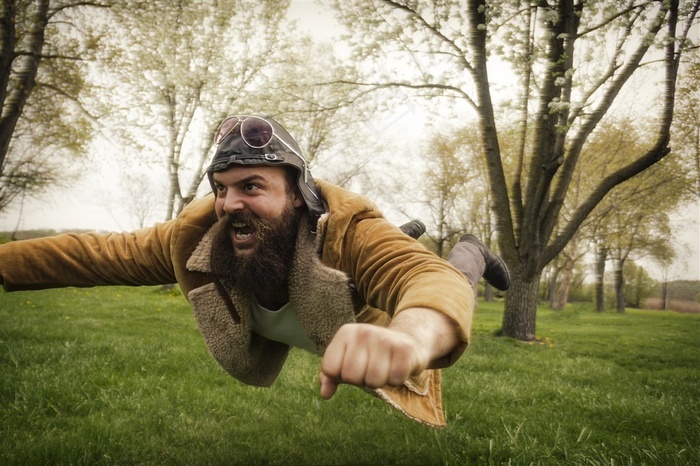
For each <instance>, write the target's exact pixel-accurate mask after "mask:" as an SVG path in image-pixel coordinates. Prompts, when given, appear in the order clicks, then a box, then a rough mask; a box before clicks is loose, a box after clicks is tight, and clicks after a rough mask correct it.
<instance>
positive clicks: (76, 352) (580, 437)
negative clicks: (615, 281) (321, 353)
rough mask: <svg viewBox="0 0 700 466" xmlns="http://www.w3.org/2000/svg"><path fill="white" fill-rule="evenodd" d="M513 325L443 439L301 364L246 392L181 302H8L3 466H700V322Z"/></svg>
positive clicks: (94, 297) (462, 385)
mask: <svg viewBox="0 0 700 466" xmlns="http://www.w3.org/2000/svg"><path fill="white" fill-rule="evenodd" d="M501 314H502V304H500V303H495V304H491V303H482V304H480V305H479V308H478V310H477V314H476V317H475V330H474V335H473V337H474V338H473V344H472V345H471V347H470V348H469V349H468V351H467V352H466V353H465V355H464V356H463V357H462V359H461V360H460V361H459V362H458V363H457V364H456V365H455V366H454V367H452V368H450V369H447V370H446V371H445V372H444V378H445V387H444V391H445V393H444V401H445V405H446V409H447V417H448V426H447V427H446V428H444V429H432V428H429V427H425V426H422V425H419V424H417V423H414V422H413V421H410V420H408V419H405V418H403V417H402V416H400V415H398V414H396V413H395V412H393V411H391V410H390V409H389V408H387V407H386V406H385V405H384V404H383V403H382V402H381V401H379V400H377V399H375V398H372V397H370V396H368V395H366V394H364V393H363V392H362V391H361V390H359V389H357V388H355V387H349V386H343V387H341V388H340V390H339V392H338V393H337V395H336V396H335V397H334V398H333V399H331V400H329V401H323V400H322V399H321V398H320V396H319V394H318V392H319V387H318V383H317V372H318V363H319V360H318V358H317V357H315V356H312V355H310V354H308V353H305V352H302V351H296V350H295V351H293V352H292V354H291V357H290V359H289V362H288V364H287V365H286V366H285V369H284V370H283V372H282V375H281V377H280V379H279V380H278V381H277V382H276V383H275V384H274V385H273V387H272V388H269V389H262V388H253V387H247V386H245V385H242V384H240V383H238V382H237V381H235V380H234V379H232V378H230V377H228V376H227V375H225V374H224V372H223V370H221V369H220V368H219V367H218V366H217V365H216V363H215V362H214V360H213V359H211V357H209V355H208V353H207V350H206V347H205V345H204V343H203V341H202V338H201V337H200V335H199V333H198V331H197V328H196V324H195V322H194V319H193V317H192V315H191V312H190V310H189V307H188V305H187V303H186V302H185V300H184V298H182V296H177V295H176V294H175V293H167V292H163V291H160V290H159V289H156V288H101V289H97V288H96V289H63V290H49V291H41V292H21V293H3V292H0V322H2V323H1V324H0V373H1V374H2V375H1V377H2V384H1V387H0V419H1V423H0V464H1V465H34V464H37V465H38V464H56V465H59V464H76V465H88V464H167V465H170V464H175V465H180V464H181V465H220V464H221V465H223V464H416V465H426V464H436V465H437V464H450V465H462V464H523V465H524V464H543V465H549V464H562V465H598V464H600V465H603V464H606V465H619V464H629V465H642V464H647V465H664V466H665V465H673V464H677V465H698V464H700V407H699V405H700V315H688V314H676V313H669V312H659V311H636V310H629V311H628V312H627V314H625V315H618V314H615V313H603V314H598V313H595V312H593V311H592V309H591V307H590V306H588V305H572V306H570V307H569V308H568V309H566V310H565V311H562V312H558V313H555V312H553V311H549V310H546V309H541V310H540V311H539V312H538V334H539V337H540V340H541V341H540V343H538V344H525V343H521V342H517V341H513V340H509V339H505V338H500V337H496V336H494V331H495V330H496V329H497V328H498V326H499V323H500V319H501Z"/></svg>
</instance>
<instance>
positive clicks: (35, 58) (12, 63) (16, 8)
mask: <svg viewBox="0 0 700 466" xmlns="http://www.w3.org/2000/svg"><path fill="white" fill-rule="evenodd" d="M2 5H3V6H2V7H1V8H0V28H1V29H0V63H1V64H2V66H0V70H1V71H0V97H1V99H0V104H2V108H3V111H2V117H0V211H2V210H3V209H5V208H6V207H7V206H8V205H9V204H10V203H11V202H12V201H13V200H14V199H15V198H17V197H18V196H36V195H38V194H39V193H40V192H42V191H45V190H46V189H47V188H48V187H50V186H52V185H56V184H60V183H65V182H67V181H70V176H71V173H70V172H69V171H68V170H66V168H65V162H66V160H68V157H69V156H76V155H80V154H81V153H83V152H84V149H85V146H86V144H87V143H88V142H89V141H90V138H91V136H92V134H93V131H94V126H93V120H94V117H95V115H90V114H89V113H87V112H86V108H85V106H84V105H85V96H84V94H85V93H86V92H87V91H88V87H89V86H88V85H86V82H85V76H84V70H85V61H86V60H89V59H90V58H91V57H92V54H93V52H94V50H95V48H96V47H97V44H98V42H99V37H100V35H101V31H99V29H97V28H95V27H93V25H92V24H90V23H89V22H88V21H85V15H88V14H89V11H93V10H95V9H101V8H103V7H105V6H106V5H107V3H106V1H105V2H98V1H85V2H78V3H76V2H72V1H67V0H42V1H30V0H4V1H3V4H2Z"/></svg>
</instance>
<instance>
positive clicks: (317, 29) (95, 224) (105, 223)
mask: <svg viewBox="0 0 700 466" xmlns="http://www.w3.org/2000/svg"><path fill="white" fill-rule="evenodd" d="M289 17H290V18H292V19H295V20H296V21H298V25H299V28H300V29H303V30H306V31H307V32H309V33H311V34H312V35H313V36H314V37H315V38H316V39H317V40H320V41H329V42H331V43H334V42H335V41H334V37H335V36H336V35H338V34H339V32H340V31H341V28H340V27H339V25H338V23H337V22H336V20H335V18H334V15H333V11H332V10H331V9H330V8H328V7H322V6H319V5H318V4H316V3H314V2H312V1H299V0H293V1H292V6H291V8H290V11H289ZM415 111H417V110H416V109H413V110H411V109H406V108H400V109H397V110H396V115H395V117H396V118H395V119H392V120H390V121H388V122H386V124H391V125H394V126H395V127H400V125H401V124H402V121H401V120H402V118H404V119H405V118H406V117H407V114H409V113H411V112H415ZM408 117H410V118H413V119H415V118H416V117H417V115H414V114H410V115H408ZM392 118H393V117H392ZM379 123H382V124H384V122H379ZM93 147H94V150H95V152H98V153H101V152H107V153H108V152H109V151H110V150H113V149H111V148H110V146H109V143H108V142H105V141H98V142H96V143H95V145H94V146H93ZM115 159H116V157H115V158H111V157H100V159H99V160H100V164H99V167H96V166H95V165H94V164H91V169H90V170H84V171H82V172H81V174H80V176H79V178H78V179H77V180H76V181H75V182H74V183H71V186H70V189H62V190H53V191H51V192H49V194H48V195H46V196H42V198H41V199H27V200H26V201H25V202H24V203H23V204H22V205H21V206H20V205H15V208H14V209H10V210H9V211H8V212H5V213H3V214H0V231H14V230H16V229H18V230H23V229H26V230H30V229H54V230H64V229H79V230H100V231H124V230H130V229H133V228H136V227H138V226H139V225H138V224H137V223H136V221H135V220H134V218H132V217H130V216H129V215H128V214H127V213H126V212H127V209H125V208H119V206H120V205H124V204H126V203H128V202H129V199H128V196H126V195H125V194H124V193H123V191H122V190H121V186H120V183H119V182H118V181H116V180H115V177H114V174H115V173H120V172H122V171H123V170H125V168H124V167H123V166H120V165H119V163H117V162H116V161H115ZM115 206H116V207H115ZM673 225H674V232H675V233H674V239H673V243H674V245H675V247H676V250H677V254H678V259H677V260H676V261H675V262H674V264H673V265H672V266H671V267H670V269H669V270H668V272H669V274H670V277H671V278H673V279H688V280H700V203H696V204H694V205H690V206H686V207H684V208H683V209H682V210H681V211H680V212H678V213H677V214H675V215H674V216H673ZM646 267H648V269H649V271H650V273H651V274H652V276H654V278H656V279H661V278H662V276H661V271H660V270H658V268H656V266H655V264H654V263H651V262H648V263H647V264H646Z"/></svg>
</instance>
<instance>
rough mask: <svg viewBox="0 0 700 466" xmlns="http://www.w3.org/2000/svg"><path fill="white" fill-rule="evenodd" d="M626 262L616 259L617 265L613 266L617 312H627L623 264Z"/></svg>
mask: <svg viewBox="0 0 700 466" xmlns="http://www.w3.org/2000/svg"><path fill="white" fill-rule="evenodd" d="M623 264H624V262H623V261H621V260H619V259H616V260H615V265H614V267H613V274H614V283H615V300H616V308H617V312H619V313H620V314H624V313H625V291H624V285H625V278H624V276H623V273H622V266H623Z"/></svg>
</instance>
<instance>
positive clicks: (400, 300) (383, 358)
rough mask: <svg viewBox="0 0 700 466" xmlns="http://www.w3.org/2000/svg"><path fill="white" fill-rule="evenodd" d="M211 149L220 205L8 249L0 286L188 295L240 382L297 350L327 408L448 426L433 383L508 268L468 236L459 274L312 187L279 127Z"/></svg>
mask: <svg viewBox="0 0 700 466" xmlns="http://www.w3.org/2000/svg"><path fill="white" fill-rule="evenodd" d="M216 143H217V144H218V148H217V151H216V153H215V155H214V158H213V160H212V163H211V165H210V166H209V168H208V170H207V176H208V178H209V182H210V184H211V187H212V190H213V192H214V196H207V197H205V198H203V199H199V200H196V201H194V202H192V203H191V204H190V205H189V206H188V207H187V208H186V209H185V210H183V212H182V213H181V214H180V215H179V216H178V217H177V218H176V219H174V220H171V221H169V222H165V223H163V224H158V225H156V226H154V227H152V228H147V229H142V230H138V231H135V232H132V233H122V234H108V235H98V234H84V235H60V236H57V237H51V238H43V239H36V240H29V241H19V242H15V243H9V244H6V245H3V246H0V283H2V284H3V286H4V287H5V289H6V290H8V291H12V290H19V289H41V288H49V287H61V286H96V285H157V284H168V283H174V282H177V283H179V285H180V287H181V289H182V291H183V293H184V294H185V296H187V299H188V300H189V302H190V304H191V305H192V309H193V312H194V315H195V318H196V320H197V323H198V325H199V328H200V331H201V333H202V335H203V336H204V339H205V341H206V343H207V346H208V348H209V350H210V352H211V354H212V356H213V357H214V358H215V359H216V360H217V362H218V363H219V364H220V365H221V366H222V367H223V368H224V369H225V370H226V371H227V372H228V373H229V374H231V375H232V376H234V377H235V378H237V379H238V380H240V381H242V382H244V383H247V384H251V385H258V386H269V385H270V384H272V382H273V381H274V380H275V378H276V377H277V375H278V373H279V371H280V370H281V367H282V365H283V364H284V361H285V358H286V356H287V353H288V351H289V348H290V347H291V346H296V347H300V348H304V349H307V350H309V351H312V352H315V353H318V354H320V355H322V360H321V372H320V381H321V396H322V397H323V398H326V399H328V398H330V397H332V396H333V394H334V393H335V391H336V389H337V387H338V385H339V384H341V383H348V384H352V385H357V386H360V387H363V388H365V389H366V390H368V391H370V392H372V393H373V394H375V395H377V396H379V397H380V398H382V399H383V400H385V401H386V402H388V403H390V404H391V405H392V406H394V407H396V408H397V409H399V410H400V411H401V412H403V413H404V414H406V415H408V416H409V417H411V418H413V419H416V420H419V421H421V422H425V423H427V424H430V425H436V426H442V425H444V424H445V420H444V414H443V410H442V403H441V391H440V372H439V370H437V369H438V368H441V367H445V366H448V365H450V364H452V363H453V362H454V361H456V360H457V358H458V357H459V356H460V355H461V353H462V352H463V351H464V349H465V348H466V345H467V343H468V341H469V332H470V326H471V318H472V312H473V308H474V305H475V285H476V281H477V280H478V279H479V278H480V277H481V276H482V273H483V274H484V277H485V278H486V279H487V280H489V281H490V282H491V283H493V284H494V286H496V287H498V288H500V289H506V288H507V287H508V285H509V283H510V277H509V275H508V271H507V269H506V267H505V265H504V264H503V262H502V261H501V260H500V259H499V258H498V257H497V256H495V255H494V254H493V253H491V252H490V251H489V250H488V249H487V248H486V247H485V246H484V245H483V244H481V243H480V242H479V241H478V240H476V239H475V238H474V237H471V236H468V235H467V236H465V237H463V238H462V239H463V241H462V242H460V244H459V248H457V251H458V252H457V253H455V255H456V257H455V259H454V261H455V262H456V263H458V264H459V266H460V268H461V270H457V269H456V268H455V267H453V266H452V265H450V264H449V263H448V262H447V261H444V260H442V259H440V258H438V257H437V256H435V255H433V254H432V253H430V252H428V251H427V250H426V249H425V248H424V247H423V246H422V245H420V243H418V242H417V241H415V240H414V239H413V238H411V237H409V236H408V235H407V234H404V232H403V231H402V230H401V229H399V228H396V227H394V226H393V225H391V224H390V223H389V222H387V221H386V220H385V219H384V218H383V217H382V215H381V214H380V213H379V211H378V210H377V208H376V207H375V206H374V205H373V204H372V203H371V202H370V201H369V200H367V199H366V198H364V197H363V196H360V195H357V194H353V193H350V192H348V191H346V190H344V189H341V188H339V187H337V186H333V185H331V184H328V183H324V182H321V181H319V182H318V183H316V182H315V181H314V179H313V178H312V176H311V173H310V172H309V170H308V168H307V167H306V162H305V161H304V159H303V157H302V155H301V152H300V150H299V147H298V145H297V143H296V141H294V139H293V138H292V137H291V136H290V135H289V133H288V132H287V131H286V130H285V129H284V128H283V127H282V126H281V125H280V124H279V123H277V122H276V121H274V120H272V119H270V118H261V117H257V116H236V117H229V118H227V119H226V120H224V122H223V123H222V124H221V126H220V128H219V130H218V131H217V135H216ZM412 226H413V227H414V229H415V226H416V224H413V225H412ZM419 226H420V225H419ZM404 230H405V231H406V232H407V233H411V225H406V226H405V227H404ZM418 230H419V231H418V233H420V228H418ZM414 233H415V232H414ZM414 236H415V234H414ZM451 260H452V259H451ZM465 277H467V279H468V280H469V281H467V280H465Z"/></svg>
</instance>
